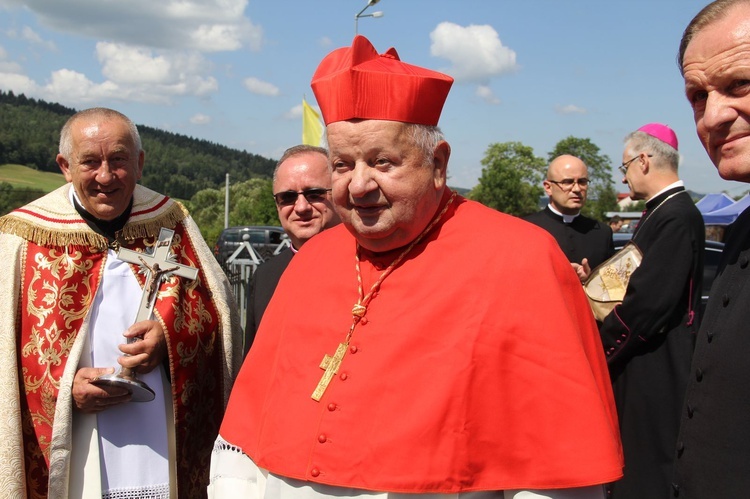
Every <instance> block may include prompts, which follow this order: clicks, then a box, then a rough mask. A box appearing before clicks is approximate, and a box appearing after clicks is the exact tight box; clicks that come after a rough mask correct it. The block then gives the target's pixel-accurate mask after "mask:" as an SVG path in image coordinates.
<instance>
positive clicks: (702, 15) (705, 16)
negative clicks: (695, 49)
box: [677, 0, 750, 76]
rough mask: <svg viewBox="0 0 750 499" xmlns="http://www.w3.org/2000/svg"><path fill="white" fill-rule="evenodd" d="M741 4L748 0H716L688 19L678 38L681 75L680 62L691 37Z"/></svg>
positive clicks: (748, 3)
mask: <svg viewBox="0 0 750 499" xmlns="http://www.w3.org/2000/svg"><path fill="white" fill-rule="evenodd" d="M742 4H745V5H750V0H716V1H714V2H711V3H710V4H708V5H706V6H705V7H703V9H702V10H701V11H700V12H698V13H697V14H696V15H695V17H694V18H693V20H692V21H690V24H688V25H687V28H685V31H684V33H683V34H682V39H680V48H679V51H678V53H677V66H679V68H680V74H681V75H683V76H684V72H683V69H682V62H683V59H684V57H685V51H686V50H687V47H688V45H690V42H691V41H692V40H693V37H694V36H695V35H696V34H698V32H700V31H701V30H702V29H704V28H705V27H707V26H708V25H710V24H713V23H714V22H716V21H718V20H720V19H722V18H723V17H724V16H725V15H726V14H727V12H729V11H730V10H731V9H732V8H733V7H734V6H736V5H742Z"/></svg>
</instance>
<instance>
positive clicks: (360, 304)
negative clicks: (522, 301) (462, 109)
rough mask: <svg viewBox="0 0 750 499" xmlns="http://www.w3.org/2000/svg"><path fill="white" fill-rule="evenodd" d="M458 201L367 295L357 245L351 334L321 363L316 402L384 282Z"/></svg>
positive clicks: (410, 247)
mask: <svg viewBox="0 0 750 499" xmlns="http://www.w3.org/2000/svg"><path fill="white" fill-rule="evenodd" d="M455 199H456V192H455V191H453V193H452V194H451V197H450V199H449V200H448V202H447V203H445V206H443V209H442V210H441V211H440V213H438V215H437V216H436V217H435V218H433V219H432V222H430V223H429V225H427V227H425V229H424V230H423V231H422V232H421V234H419V236H417V238H416V239H414V241H412V242H411V243H410V244H409V245H408V246H407V247H406V249H404V251H402V252H401V254H399V255H398V256H397V257H396V259H395V260H393V261H392V262H391V264H390V265H388V268H386V269H385V270H384V271H383V273H382V274H380V277H378V280H377V281H375V284H373V285H372V287H371V288H370V291H369V292H368V293H367V294H366V295H365V294H364V286H363V284H362V271H361V269H360V257H359V254H360V250H361V246H360V245H359V243H357V251H356V253H355V259H354V268H355V269H356V270H357V292H358V295H359V298H358V300H357V303H355V304H354V307H353V308H352V325H351V327H350V328H349V332H348V333H347V334H346V339H345V340H344V342H343V343H340V344H339V346H338V348H337V349H336V353H335V354H334V355H333V357H331V356H329V355H325V356H324V357H323V361H322V362H321V363H320V368H321V369H325V372H324V373H323V377H322V378H321V379H320V382H319V383H318V386H317V387H316V388H315V391H314V392H313V394H312V398H313V400H315V401H320V398H321V397H322V396H323V393H324V392H325V390H326V388H328V384H329V383H330V382H331V379H333V376H334V375H335V374H336V372H337V371H338V369H339V366H340V365H341V361H342V360H343V358H344V355H345V354H346V351H347V349H348V348H349V342H350V341H351V339H352V335H353V334H354V328H356V327H357V324H359V321H360V320H362V318H363V317H364V316H365V314H366V313H367V306H368V305H369V304H370V301H371V300H372V298H373V297H374V295H375V293H377V291H378V290H379V289H380V286H381V285H382V284H383V281H385V279H386V278H387V277H388V276H389V275H391V273H392V272H393V270H394V269H395V268H396V267H397V266H398V265H399V264H400V263H401V261H402V260H403V259H404V258H406V255H408V254H409V252H410V251H411V250H412V249H413V248H414V247H415V246H416V245H417V244H419V243H420V242H421V241H422V240H423V239H424V238H425V236H426V235H427V234H428V233H429V232H430V231H431V230H432V228H433V227H435V225H436V224H437V223H438V222H440V220H442V218H443V216H444V215H445V212H447V211H448V208H449V207H450V206H451V204H453V201H454V200H455Z"/></svg>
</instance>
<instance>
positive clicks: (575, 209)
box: [524, 154, 615, 282]
mask: <svg viewBox="0 0 750 499" xmlns="http://www.w3.org/2000/svg"><path fill="white" fill-rule="evenodd" d="M544 191H545V192H546V193H547V195H548V196H549V204H548V205H547V207H546V208H544V209H543V210H542V211H538V212H536V213H533V214H531V215H528V216H526V217H524V220H526V221H528V222H531V223H533V224H534V225H538V226H539V227H541V228H543V229H544V230H546V231H547V232H549V233H550V234H552V236H553V237H554V238H555V240H557V244H559V245H560V248H562V250H563V253H565V256H566V257H568V261H569V262H570V263H571V265H572V266H573V268H574V269H575V271H576V274H578V278H579V279H580V280H581V282H583V281H585V280H586V278H587V277H588V274H589V273H590V271H591V269H592V268H596V266H597V265H599V264H600V263H602V262H603V261H604V260H606V259H607V258H609V257H610V256H612V254H613V253H614V252H615V247H614V243H613V241H612V229H610V228H609V227H608V226H607V224H604V223H601V222H598V221H596V220H594V219H593V218H588V217H585V216H583V215H581V210H582V209H583V207H584V205H585V204H586V196H587V194H588V191H589V178H588V168H586V164H585V163H584V162H583V161H581V160H580V159H579V158H576V157H575V156H571V155H569V154H563V155H562V156H558V157H557V158H555V159H553V160H552V162H551V163H550V164H549V168H547V179H546V180H545V181H544Z"/></svg>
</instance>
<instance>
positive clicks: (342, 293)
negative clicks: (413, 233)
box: [220, 197, 622, 493]
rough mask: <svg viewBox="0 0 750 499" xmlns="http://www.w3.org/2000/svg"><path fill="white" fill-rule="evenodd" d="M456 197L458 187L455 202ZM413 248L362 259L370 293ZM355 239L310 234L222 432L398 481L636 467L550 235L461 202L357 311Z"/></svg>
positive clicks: (250, 449)
mask: <svg viewBox="0 0 750 499" xmlns="http://www.w3.org/2000/svg"><path fill="white" fill-rule="evenodd" d="M445 201H446V198H444V199H443V202H445ZM400 251H401V250H395V251H394V252H390V253H388V254H381V255H376V254H372V253H368V252H363V254H362V278H363V281H364V289H365V292H367V290H369V288H370V286H371V285H372V284H373V282H375V281H376V280H377V278H378V277H379V276H380V274H381V273H382V271H383V270H384V269H385V268H386V267H387V266H388V264H389V263H391V261H393V259H394V258H395V256H396V255H397V254H398V253H399V252H400ZM354 260H355V240H354V238H353V237H352V235H351V234H350V233H349V232H347V230H346V228H345V227H344V226H343V225H342V226H339V227H336V228H333V229H331V230H328V231H326V232H324V233H322V234H320V235H318V236H316V237H315V238H313V239H312V240H311V241H309V242H308V243H307V244H305V246H304V247H303V249H302V250H301V251H300V252H299V253H298V254H297V256H296V257H295V258H294V259H293V260H292V262H291V264H290V266H289V267H288V269H287V271H286V272H285V274H284V275H283V277H282V279H281V281H280V283H279V286H278V288H277V290H276V294H275V295H274V297H273V299H272V300H271V303H270V305H269V307H268V309H267V310H266V313H265V315H264V317H263V320H262V322H261V325H260V330H259V333H258V337H257V339H256V342H255V343H254V344H253V347H252V349H251V351H250V353H249V356H248V357H247V359H246V362H245V363H244V365H243V368H242V370H241V372H240V375H239V377H238V379H237V382H236V383H235V385H234V389H233V392H232V395H231V397H230V401H229V406H228V408H227V413H226V416H225V419H224V421H223V423H222V427H221V430H220V434H221V436H222V437H223V438H224V439H225V440H227V441H228V442H229V443H231V444H233V445H236V446H239V447H240V448H242V450H243V451H244V452H245V453H246V454H248V455H249V456H250V457H251V458H252V459H253V461H254V462H255V463H256V464H257V465H258V466H260V467H261V468H264V469H267V470H269V471H270V472H272V473H275V474H277V475H282V476H287V477H291V478H296V479H301V480H308V481H312V482H319V483H324V484H329V485H335V486H345V487H354V488H361V489H368V490H377V491H390V492H420V493H428V492H439V493H455V492H460V491H472V490H504V489H526V488H532V489H557V488H572V487H580V486H587V485H593V484H598V483H606V482H610V481H614V480H616V479H618V478H619V477H620V476H622V453H621V447H620V440H619V436H618V430H617V416H616V414H615V409H614V405H613V399H612V393H611V388H610V383H609V375H608V372H607V367H606V363H605V360H604V355H603V353H602V346H601V343H600V341H599V335H598V333H597V329H596V325H595V322H594V320H593V318H592V316H591V311H590V309H589V306H588V303H587V301H586V299H585V297H584V294H583V291H582V288H581V284H580V282H579V281H578V279H577V277H576V275H575V273H574V272H573V270H572V269H571V266H570V264H569V263H568V261H567V260H566V259H565V257H564V255H563V253H562V252H561V251H560V249H559V248H558V246H557V244H556V243H555V241H554V240H553V239H552V238H551V237H550V236H549V234H547V233H546V232H545V231H543V230H541V229H539V228H538V227H535V226H532V225H531V224H528V223H526V222H524V221H521V220H519V219H517V218H513V217H511V216H508V215H504V214H501V213H499V212H496V211H494V210H491V209H489V208H486V207H484V206H482V205H480V204H478V203H475V202H472V201H467V200H465V199H462V198H460V197H459V198H458V199H457V200H456V201H455V202H454V205H453V206H451V207H450V208H449V210H448V211H447V213H446V214H445V215H444V217H443V221H441V222H440V223H439V224H438V225H437V226H436V227H435V228H434V229H433V230H432V232H431V233H430V234H429V235H428V236H427V237H426V238H425V240H424V241H423V242H422V243H420V244H419V245H418V246H416V247H415V248H414V249H413V250H412V252H411V253H410V254H409V255H408V257H407V258H406V259H405V260H404V261H403V262H402V264H401V265H400V266H399V267H398V268H396V269H395V271H394V272H393V273H392V274H391V275H390V276H389V277H388V278H387V279H386V280H385V281H384V283H383V285H382V287H381V290H380V292H379V293H378V294H377V296H375V297H374V298H373V300H372V301H371V302H370V305H369V306H368V310H367V314H366V315H365V318H364V319H363V320H362V321H361V323H360V324H359V325H358V326H357V328H356V330H355V332H354V335H353V338H352V342H351V345H350V348H349V351H348V352H347V354H346V356H345V357H344V359H343V362H342V365H341V367H340V369H339V371H338V373H337V375H336V377H334V379H333V380H332V382H331V383H330V385H329V386H328V389H327V390H326V392H325V394H324V395H323V398H322V399H321V401H320V402H316V401H314V400H313V399H312V398H311V397H310V395H311V394H312V392H313V390H314V389H315V387H316V385H317V383H318V381H319V380H320V378H321V375H322V374H323V370H322V369H321V368H320V364H321V360H322V359H323V356H324V354H328V355H333V353H334V352H335V350H336V348H337V346H338V345H339V343H341V342H343V341H344V338H345V336H346V333H347V331H348V329H349V326H350V324H351V309H352V305H353V304H354V303H355V302H356V301H357V277H356V273H355V267H354Z"/></svg>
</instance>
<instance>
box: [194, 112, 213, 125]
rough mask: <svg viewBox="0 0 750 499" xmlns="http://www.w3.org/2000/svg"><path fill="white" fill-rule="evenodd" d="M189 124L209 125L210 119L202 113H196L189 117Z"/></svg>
mask: <svg viewBox="0 0 750 499" xmlns="http://www.w3.org/2000/svg"><path fill="white" fill-rule="evenodd" d="M190 123H192V124H193V125H208V124H209V123H211V117H210V116H206V115H205V114H202V113H197V114H194V115H193V116H191V117H190Z"/></svg>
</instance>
